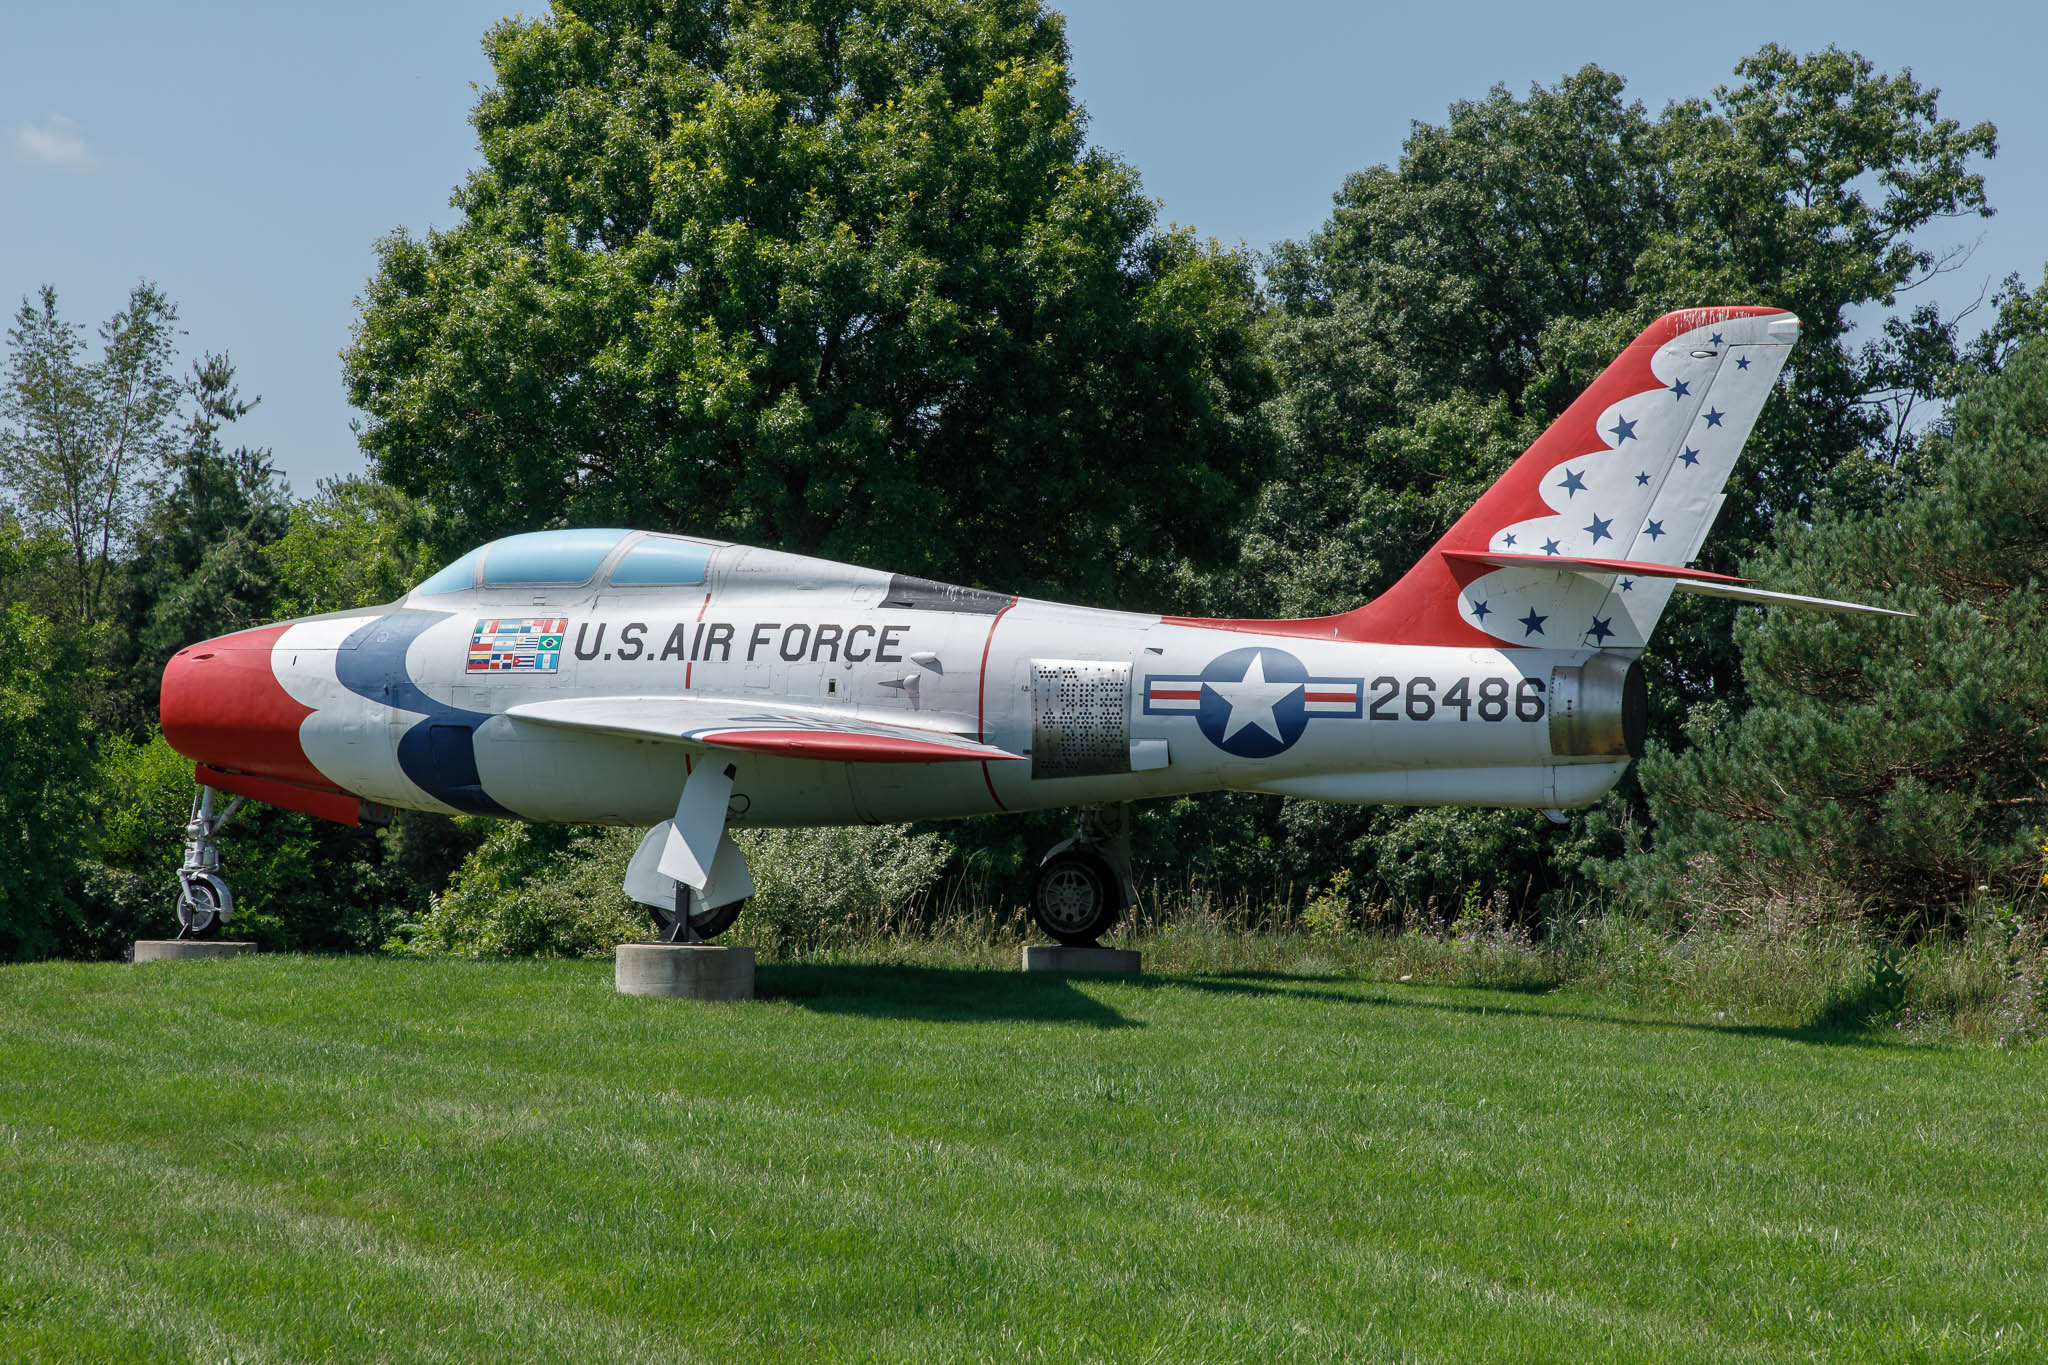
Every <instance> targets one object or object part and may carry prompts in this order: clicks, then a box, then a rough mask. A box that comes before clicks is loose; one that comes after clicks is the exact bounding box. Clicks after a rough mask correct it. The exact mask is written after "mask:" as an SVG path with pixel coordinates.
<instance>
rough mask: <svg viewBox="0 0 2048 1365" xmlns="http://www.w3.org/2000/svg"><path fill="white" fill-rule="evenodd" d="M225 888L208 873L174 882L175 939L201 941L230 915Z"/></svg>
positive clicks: (229, 899)
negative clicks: (176, 937) (176, 929)
mask: <svg viewBox="0 0 2048 1365" xmlns="http://www.w3.org/2000/svg"><path fill="white" fill-rule="evenodd" d="M234 906H235V900H234V897H233V896H231V895H230V894H228V888H227V884H226V883H225V882H223V881H222V880H221V879H220V878H218V877H216V876H214V875H213V874H211V873H203V874H201V875H199V876H196V877H181V878H179V880H178V936H179V937H180V938H205V937H206V936H207V935H209V934H211V933H213V932H214V931H215V930H217V929H219V928H220V924H221V921H222V920H224V919H226V918H227V917H228V916H229V915H231V914H233V913H234Z"/></svg>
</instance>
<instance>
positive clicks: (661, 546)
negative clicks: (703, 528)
mask: <svg viewBox="0 0 2048 1365" xmlns="http://www.w3.org/2000/svg"><path fill="white" fill-rule="evenodd" d="M711 549H712V547H711V546H709V545H698V544H695V543H694V542H692V541H687V540H668V539H665V538H659V539H658V538H655V537H651V536H650V537H649V538H648V539H646V540H643V541H641V542H640V543H639V544H638V545H635V546H634V547H633V548H632V549H630V550H628V551H626V554H625V557H624V558H622V559H620V560H619V562H618V563H617V564H614V565H613V566H612V584H613V586H615V587H628V588H630V587H638V586H643V585H656V584H659V585H666V586H681V585H686V584H690V583H702V582H703V581H704V567H705V565H707V564H708V563H710V562H711Z"/></svg>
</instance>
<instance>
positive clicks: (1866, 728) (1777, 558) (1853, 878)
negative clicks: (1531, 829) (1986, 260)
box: [1627, 335, 2048, 924]
mask: <svg viewBox="0 0 2048 1365" xmlns="http://www.w3.org/2000/svg"><path fill="white" fill-rule="evenodd" d="M1923 459H1924V460H1925V461H1926V462H1927V463H1929V464H1931V465H1933V466H1935V468H1934V472H1932V473H1931V475H1930V476H1929V482H1928V483H1927V485H1926V486H1925V487H1924V488H1923V489H1921V490H1919V491H1916V492H1915V493H1913V494H1912V495H1911V496H1909V497H1907V498H1905V499H1903V500H1902V501H1900V502H1899V503H1897V504H1895V505H1892V506H1888V507H1886V508H1884V509H1882V510H1880V511H1876V512H1869V513H1863V514H1859V515H1848V516H1824V517H1822V518H1821V519H1820V520H1819V521H1817V522H1815V523H1814V524H1812V525H1810V526H1796V527H1789V528H1787V529H1786V530H1785V532H1784V533H1783V534H1781V535H1780V536H1779V537H1778V539H1777V542H1776V543H1775V544H1774V545H1773V546H1772V548H1771V551H1770V552H1769V553H1768V554H1767V555H1765V556H1763V557H1762V558H1761V560H1760V562H1759V563H1758V564H1757V565H1756V566H1755V571H1756V572H1758V573H1760V574H1763V575H1766V576H1768V577H1769V578H1770V580H1771V581H1773V582H1780V583H1784V584H1785V585H1787V586H1788V587H1789V588H1791V589H1792V590H1795V591H1810V592H1815V593H1845V592H1846V593H1850V594H1853V595H1857V596H1862V597H1866V598H1872V599H1876V600H1882V601H1888V602H1890V603H1892V604H1894V605H1896V606H1898V607H1900V608H1903V609H1908V610H1911V611H1914V612H1916V613H1918V615H1917V616H1916V617H1915V618H1914V619H1912V620H1908V621H1899V620H1873V619H1870V618H1867V617H1839V618H1830V619H1828V620H1826V621H1822V622H1813V621H1803V620H1797V619H1794V618H1790V617H1785V616H1776V615H1770V614H1758V615H1755V616H1754V617H1753V618H1752V619H1745V620H1744V621H1743V622H1742V623H1741V628H1740V631H1739V638H1740V643H1741V649H1742V662H1743V675H1744V678H1745V680H1746V682H1747V684H1748V694H1749V701H1750V709H1749V710H1747V711H1746V712H1745V713H1743V714H1742V715H1741V716H1740V717H1739V718H1736V719H1733V720H1728V719H1727V718H1725V717H1714V716H1708V715H1703V716H1702V717H1701V718H1700V723H1699V725H1698V726H1697V727H1696V734H1695V736H1694V737H1695V739H1696V741H1697V743H1696V746H1695V747H1693V748H1692V749H1690V750H1689V751H1687V752H1683V753H1672V752H1670V751H1665V752H1661V753H1656V754H1653V755H1651V756H1650V757H1649V758H1647V759H1646V760H1645V761H1644V763H1643V772H1642V781H1643V785H1644V787H1645V789H1646V790H1647V791H1648V792H1649V795H1650V809H1651V811H1652V813H1653V815H1654V817H1655V825H1654V828H1655V848H1654V850H1653V851H1652V852H1651V853H1650V854H1649V855H1648V856H1646V857H1643V858H1640V859H1637V860H1635V862H1634V863H1633V864H1632V865H1630V866H1629V867H1628V869H1627V870H1628V872H1629V873H1630V874H1631V875H1633V876H1636V877H1641V876H1643V875H1644V874H1645V873H1648V874H1652V875H1654V876H1655V877H1656V878H1657V879H1658V880H1659V881H1660V882H1661V888H1660V889H1661V890H1662V892H1663V893H1664V894H1665V895H1667V896H1673V897H1679V898H1681V899H1683V900H1684V901H1686V902H1687V907H1688V909H1697V908H1698V907H1700V906H1706V907H1709V908H1711V907H1712V906H1713V905H1716V904H1725V903H1728V902H1731V901H1736V902H1739V901H1744V900H1748V901H1760V900H1765V899H1768V898H1771V897H1774V896H1807V897H1812V896H1813V895H1814V893H1816V892H1820V893H1833V896H1834V898H1836V899H1842V898H1846V899H1847V900H1848V901H1849V902H1850V903H1852V904H1854V903H1858V902H1860V903H1863V904H1865V905H1869V906H1873V907H1877V908H1881V909H1883V910H1884V911H1885V912H1886V913H1887V916H1888V918H1892V919H1895V920H1896V919H1901V918H1903V919H1906V920H1908V921H1909V922H1917V923H1921V924H1924V923H1927V922H1928V920H1927V917H1928V916H1929V915H1933V916H1935V917H1936V918H1937V919H1938V917H1939V913H1940V908H1941V907H1954V906H1958V905H1960V904H1962V903H1963V902H1964V901H1965V900H1966V899H1967V898H1968V897H1969V895H1970V893H1971V891H1972V890H1973V889H1974V888H1977V887H1980V886H1984V887H1995V888H1996V889H1997V890H1998V891H1999V892H2000V893H2001V894H2003V895H2007V896H2011V895H2014V894H2016V893H2019V892H2021V891H2024V890H2031V889H2032V888H2033V887H2034V886H2035V885H2037V884H2038V883H2039V881H2040V879H2041V877H2040V873H2041V862H2040V848H2039V845H2040V844H2041V838H2042V833H2041V831H2042V827H2043V825H2044V824H2048V779H2044V776H2043V774H2044V772H2048V593H2044V579H2048V515H2044V509H2048V335H2044V336H2037V337H2036V338H2034V339H2033V340H2032V341H2031V342H2029V343H2028V344H2026V345H2024V346H2022V347H2020V348H2019V349H2018V350H2017V351H2016V352H2015V353H2014V354H2013V355H2012V356H2011V358H2010V361H2009V363H2007V364H2005V365H2004V367H2003V368H2002V369H2001V370H1999V371H1998V372H1995V373H1992V374H1989V375H1987V376H1985V377H1983V378H1982V379H1980V380H1978V381H1976V382H1974V383H1973V384H1971V386H1970V387H1969V388H1968V389H1967V390H1966V391H1965V392H1964V393H1963V394H1962V396H1961V397H1960V398H1959V399H1958V401H1957V402H1956V404H1955V407H1954V409H1953V411H1952V419H1951V426H1950V428H1949V429H1948V430H1947V431H1945V432H1944V433H1943V434H1942V435H1941V436H1940V437H1939V438H1938V439H1937V440H1935V441H1933V442H1930V443H1929V445H1928V447H1927V449H1926V451H1925V454H1924V456H1923ZM1716 720H1720V721H1722V723H1720V724H1716V723H1715V721H1716Z"/></svg>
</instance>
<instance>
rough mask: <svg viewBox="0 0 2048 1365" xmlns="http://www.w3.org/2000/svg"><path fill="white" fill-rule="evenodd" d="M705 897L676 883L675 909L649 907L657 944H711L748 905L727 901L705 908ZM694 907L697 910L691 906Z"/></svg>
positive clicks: (740, 901) (742, 902) (737, 901)
mask: <svg viewBox="0 0 2048 1365" xmlns="http://www.w3.org/2000/svg"><path fill="white" fill-rule="evenodd" d="M702 901H703V898H702V897H701V896H700V895H698V894H697V893H696V892H695V891H692V890H691V889H690V888H689V887H688V886H686V885H684V884H683V883H682V882H677V883H676V903H675V906H674V908H673V909H666V910H665V909H663V908H662V907H661V906H659V905H650V906H648V907H647V913H648V914H649V915H652V916H653V917H654V931H655V936H656V941H657V942H660V943H709V942H710V941H711V940H712V939H714V938H717V937H718V936H719V935H720V934H722V933H724V932H725V931H726V930H728V929H730V928H732V922H733V921H734V920H736V919H738V918H739V917H740V910H741V908H742V907H744V906H745V905H746V901H745V900H744V899H741V900H736V901H728V902H726V903H725V904H724V905H713V906H709V907H707V906H705V905H704V904H703V903H702ZM693 905H694V906H695V907H696V908H695V909H691V908H690V907H692V906H693Z"/></svg>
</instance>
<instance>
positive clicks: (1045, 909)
mask: <svg viewBox="0 0 2048 1365" xmlns="http://www.w3.org/2000/svg"><path fill="white" fill-rule="evenodd" d="M1137 898H1138V897H1137V890H1136V886H1135V884H1134V883H1133V881H1132V879H1131V808H1130V806H1128V805H1126V804H1123V803H1118V804H1116V805H1098V806H1089V807H1087V808H1085V809H1084V810H1082V812H1081V815H1080V818H1079V819H1078V820H1077V821H1076V822H1075V825H1074V837H1073V838H1071V839H1068V840H1067V841H1065V842H1064V843H1061V844H1056V845H1054V847H1053V849H1052V851H1051V852H1049V853H1047V854H1046V855H1045V860H1044V861H1043V862H1041V863H1040V864H1039V865H1038V875H1037V876H1036V877H1034V878H1033V879H1032V883H1031V918H1032V919H1034V920H1036V921H1037V922H1038V927H1039V928H1041V929H1043V930H1045V932H1046V933H1047V934H1049V935H1051V936H1052V938H1053V939H1054V940H1055V941H1057V942H1060V943H1064V944H1066V945H1068V946H1069V947H1073V948H1087V947H1092V946H1094V944H1095V941H1096V940H1097V939H1099V938H1100V937H1102V935H1104V934H1106V933H1108V932H1109V931H1110V930H1111V929H1112V928H1114V927H1115V925H1116V922H1117V919H1118V917H1119V916H1121V915H1122V914H1123V912H1124V910H1125V909H1126V908H1128V907H1129V906H1131V905H1132V904H1134V903H1135V902H1136V901H1137Z"/></svg>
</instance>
